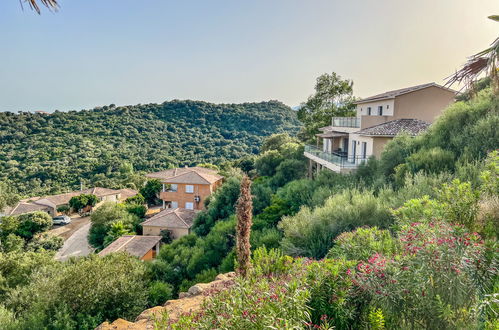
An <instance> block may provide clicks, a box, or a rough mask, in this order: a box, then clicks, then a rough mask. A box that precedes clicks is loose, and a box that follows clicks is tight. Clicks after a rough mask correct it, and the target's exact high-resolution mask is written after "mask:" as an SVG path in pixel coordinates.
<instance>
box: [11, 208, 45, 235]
mask: <svg viewBox="0 0 499 330" xmlns="http://www.w3.org/2000/svg"><path fill="white" fill-rule="evenodd" d="M17 221H18V222H19V225H18V227H17V230H16V232H15V234H16V235H18V236H21V237H23V238H25V239H27V240H30V239H32V238H33V236H35V234H38V233H41V232H44V231H47V230H49V229H50V228H51V227H52V218H51V217H50V215H48V214H47V213H45V212H41V211H36V212H32V213H25V214H21V215H19V216H17Z"/></svg>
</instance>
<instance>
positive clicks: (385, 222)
mask: <svg viewBox="0 0 499 330" xmlns="http://www.w3.org/2000/svg"><path fill="white" fill-rule="evenodd" d="M392 222H393V217H392V215H391V214H390V211H389V206H388V205H387V204H386V200H385V199H382V198H376V197H375V196H374V195H373V194H372V192H369V191H365V192H360V191H357V190H348V191H344V192H342V193H340V194H337V195H334V196H332V197H331V198H329V199H328V200H327V201H326V203H325V205H324V206H322V207H318V208H315V209H314V210H311V209H310V208H308V207H305V208H302V209H301V210H300V212H298V213H297V214H296V215H294V216H291V217H285V218H284V219H283V220H282V221H281V222H280V223H279V228H280V229H282V230H283V231H284V238H283V240H282V248H283V251H284V252H285V253H286V254H289V255H292V256H304V257H310V258H323V257H324V256H325V255H326V254H327V252H328V251H329V249H330V248H331V247H332V245H333V240H334V239H335V238H336V237H337V236H338V235H339V234H341V233H343V232H346V231H350V230H353V229H355V228H357V227H361V226H379V227H380V228H387V227H388V226H390V225H391V224H392Z"/></svg>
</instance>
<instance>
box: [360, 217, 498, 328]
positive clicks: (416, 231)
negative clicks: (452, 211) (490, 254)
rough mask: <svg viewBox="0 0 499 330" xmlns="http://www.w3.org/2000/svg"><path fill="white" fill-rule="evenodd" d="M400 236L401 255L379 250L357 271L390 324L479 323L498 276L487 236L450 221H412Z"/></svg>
mask: <svg viewBox="0 0 499 330" xmlns="http://www.w3.org/2000/svg"><path fill="white" fill-rule="evenodd" d="M399 236H400V242H401V243H402V251H403V253H402V254H401V255H400V256H399V257H397V258H386V257H384V256H383V255H381V254H378V253H376V254H374V255H373V256H372V257H371V258H369V260H368V261H367V262H361V263H359V264H358V265H357V267H356V273H355V274H354V275H353V279H354V281H355V282H354V283H356V285H357V287H358V289H359V290H360V292H363V293H364V294H365V295H366V296H365V298H366V299H372V303H373V306H374V307H376V308H380V309H381V310H382V311H383V313H384V315H385V320H386V322H387V325H388V327H389V328H415V327H416V328H420V327H421V328H434V329H456V328H476V327H477V324H478V322H479V318H480V310H481V308H479V305H480V299H481V295H482V292H488V291H489V292H490V290H491V287H490V285H491V283H492V279H493V278H494V276H497V269H496V268H495V267H494V266H490V265H489V264H488V263H487V261H486V259H485V258H484V253H485V248H484V245H483V241H482V240H481V237H480V236H479V235H478V234H476V233H474V234H469V233H468V232H467V231H466V230H465V229H464V226H461V225H451V224H448V223H446V222H429V223H418V222H415V223H412V224H406V225H403V227H402V229H401V231H400V233H399ZM449 288H452V290H449Z"/></svg>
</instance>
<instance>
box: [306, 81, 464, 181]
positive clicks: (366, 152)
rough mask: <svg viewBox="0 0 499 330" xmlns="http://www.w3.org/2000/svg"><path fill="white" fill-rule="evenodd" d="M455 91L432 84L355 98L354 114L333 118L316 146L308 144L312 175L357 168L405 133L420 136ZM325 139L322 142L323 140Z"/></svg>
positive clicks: (452, 99) (322, 129) (307, 152)
mask: <svg viewBox="0 0 499 330" xmlns="http://www.w3.org/2000/svg"><path fill="white" fill-rule="evenodd" d="M455 96H456V92H455V91H453V90H451V89H448V88H445V87H443V86H440V85H437V84H435V83H429V84H424V85H418V86H413V87H408V88H402V89H397V90H393V91H389V92H385V93H382V94H378V95H374V96H371V97H367V98H364V99H362V100H359V101H356V102H355V104H356V105H357V108H356V112H357V115H356V116H355V117H334V118H332V121H331V126H327V127H322V128H321V129H320V130H321V131H322V133H319V134H316V136H317V145H316V146H306V147H305V153H304V154H305V157H307V158H308V159H309V175H312V172H313V169H314V167H315V168H316V170H317V171H319V170H321V169H322V168H327V169H330V170H332V171H335V172H338V173H348V172H350V171H352V170H355V169H356V168H357V166H358V165H359V164H362V163H364V162H366V161H367V160H368V159H369V158H370V157H372V156H374V157H379V155H380V154H381V152H382V150H383V148H384V146H385V145H386V143H387V142H388V141H390V140H391V139H393V138H394V137H395V136H396V135H398V134H400V133H402V132H405V133H407V134H410V135H413V136H415V135H418V134H419V133H421V132H423V131H424V130H426V129H427V128H428V127H429V126H430V124H431V123H433V122H434V121H435V119H436V118H437V117H438V116H439V115H440V114H441V113H442V111H443V110H444V109H445V108H446V107H447V106H448V105H449V104H451V103H452V102H454V98H455ZM321 140H322V141H321Z"/></svg>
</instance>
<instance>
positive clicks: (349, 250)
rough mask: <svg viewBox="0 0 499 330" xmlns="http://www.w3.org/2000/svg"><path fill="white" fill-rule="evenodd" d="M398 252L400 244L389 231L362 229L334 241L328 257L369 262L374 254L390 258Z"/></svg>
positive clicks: (374, 228)
mask: <svg viewBox="0 0 499 330" xmlns="http://www.w3.org/2000/svg"><path fill="white" fill-rule="evenodd" d="M398 250H399V246H398V242H397V241H396V240H394V239H393V238H392V235H391V234H390V232H389V231H388V230H380V229H378V228H377V227H373V228H362V227H361V228H358V229H356V230H354V231H352V232H348V233H343V234H341V235H340V236H338V237H337V238H336V239H335V240H334V246H333V248H332V249H331V250H329V253H328V255H327V257H328V258H335V259H342V258H345V259H347V260H367V259H368V258H369V257H370V256H372V255H373V254H374V253H381V254H383V255H385V256H388V257H390V256H393V255H395V254H396V253H397V252H398Z"/></svg>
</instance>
